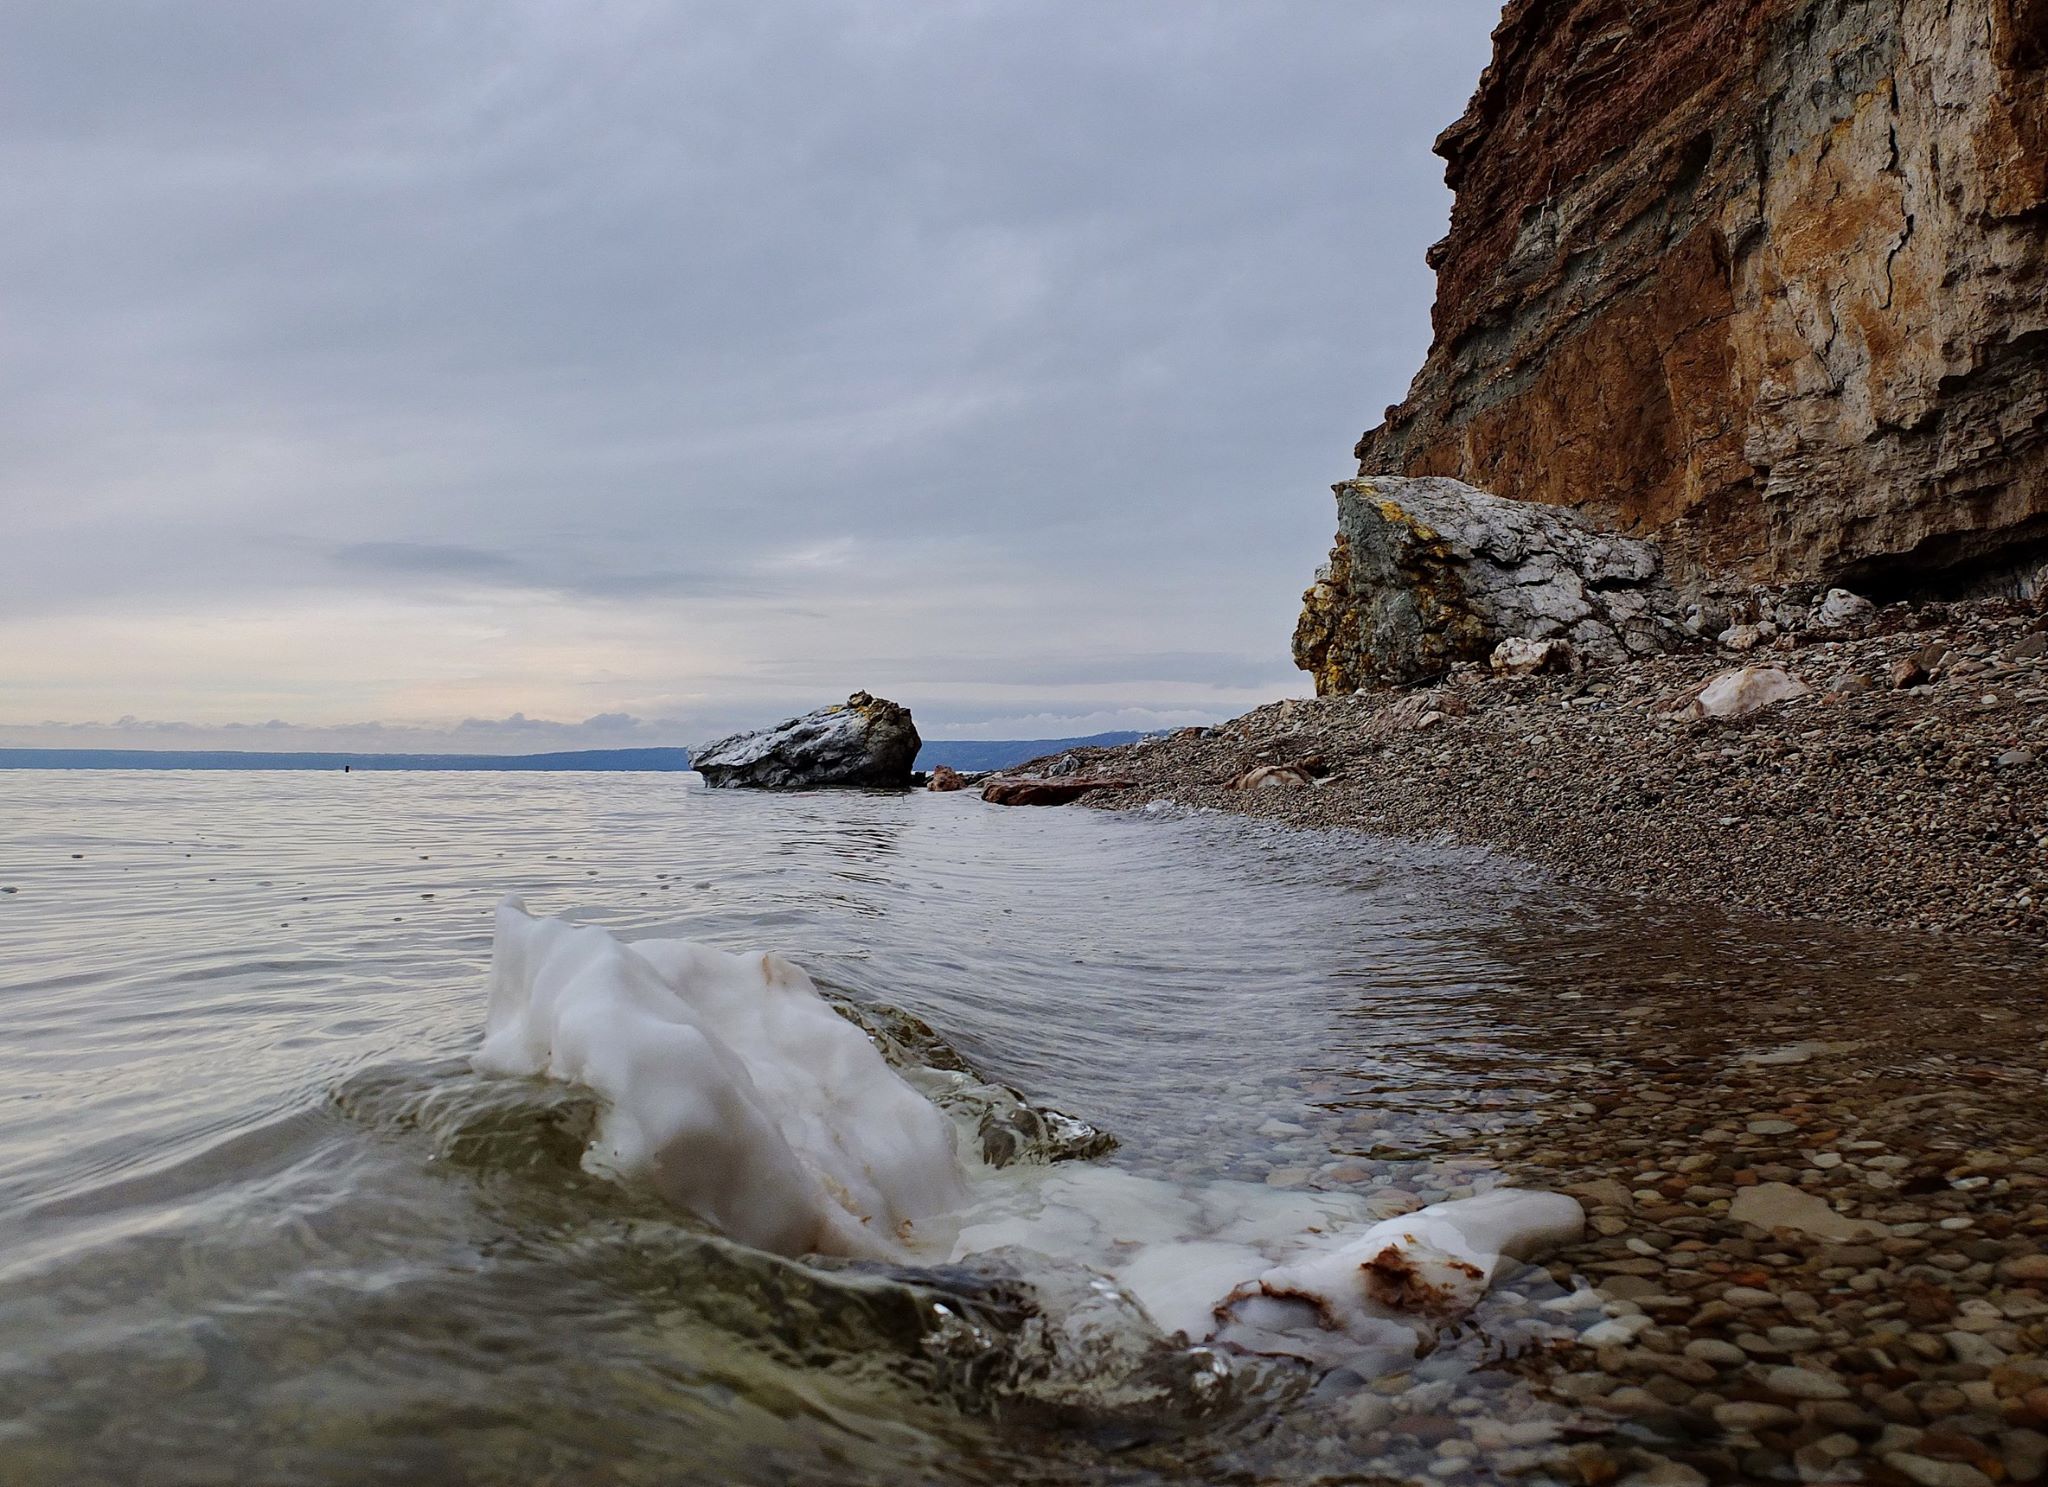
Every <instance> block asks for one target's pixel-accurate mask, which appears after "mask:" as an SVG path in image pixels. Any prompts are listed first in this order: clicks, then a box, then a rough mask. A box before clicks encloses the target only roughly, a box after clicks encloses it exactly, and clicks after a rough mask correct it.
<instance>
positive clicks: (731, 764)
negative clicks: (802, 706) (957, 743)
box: [690, 692, 922, 790]
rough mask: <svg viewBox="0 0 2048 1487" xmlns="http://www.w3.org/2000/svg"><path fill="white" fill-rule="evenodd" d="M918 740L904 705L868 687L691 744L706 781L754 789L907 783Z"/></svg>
mask: <svg viewBox="0 0 2048 1487" xmlns="http://www.w3.org/2000/svg"><path fill="white" fill-rule="evenodd" d="M921 744H922V740H921V739H919V738H918V736H917V725H916V724H915V723H913V722H912V721H911V718H910V709H909V708H907V707H899V706H898V705H897V704H895V703H893V702H887V701H884V700H883V699H882V698H880V697H872V696H870V695H868V694H867V693H866V692H855V693H854V694H853V695H852V696H851V697H849V698H847V699H846V701H845V702H844V703H841V704H837V705H835V706H832V707H821V708H819V709H818V710H817V711H816V712H812V713H805V714H804V715H803V716H802V717H800V718H791V719H790V720H789V721H788V722H787V723H781V724H778V725H776V726H775V727H773V728H763V729H761V730H759V731H758V732H754V733H735V734H734V735H733V736H732V737H730V738H721V739H719V740H718V741H717V742H716V743H708V744H705V745H704V746H703V747H701V748H698V749H693V750H691V753H690V765H691V767H692V768H693V769H695V770H696V771H697V772H698V773H699V774H701V775H703V776H704V783H705V784H707V785H717V786H722V787H745V788H750V789H755V790H818V789H825V788H829V787H832V786H858V785H878V786H907V785H908V784H909V783H910V775H911V766H912V765H913V764H915V763H916V761H917V751H918V748H919V747H920V746H921Z"/></svg>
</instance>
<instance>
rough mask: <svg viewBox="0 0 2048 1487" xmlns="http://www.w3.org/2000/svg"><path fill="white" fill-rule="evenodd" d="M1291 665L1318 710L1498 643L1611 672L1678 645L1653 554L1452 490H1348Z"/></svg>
mask: <svg viewBox="0 0 2048 1487" xmlns="http://www.w3.org/2000/svg"><path fill="white" fill-rule="evenodd" d="M1336 490H1337V545H1336V546H1335V548H1333V549H1332V550H1331V553H1330V561H1329V564H1328V566H1327V567H1325V568H1324V569H1323V570H1322V572H1320V573H1319V574H1317V575H1316V582H1315V586H1314V587H1312V588H1311V589H1310V590H1309V591H1308V593H1307V594H1306V595H1304V596H1303V600H1302V612H1301V623H1300V624H1299V625H1297V626H1296V627H1295V631H1294V660H1295V664H1296V665H1298V666H1300V667H1301V668H1302V670H1304V671H1307V672H1309V673H1310V674H1311V675H1313V676H1314V677H1315V679H1316V691H1317V692H1318V693H1319V694H1321V695H1323V696H1331V695H1335V694H1339V693H1344V692H1354V691H1356V690H1358V688H1360V687H1362V686H1365V685H1367V684H1368V683H1371V682H1375V681H1383V682H1407V681H1418V680H1421V679H1423V678H1425V677H1433V676H1440V675H1442V674H1443V673H1444V672H1445V671H1447V670H1449V669H1450V668H1451V667H1452V666H1453V665H1455V664H1456V663H1458V662H1460V661H1483V660H1485V659H1487V657H1488V656H1490V655H1491V654H1492V653H1493V649H1494V647H1495V646H1497V645H1499V644H1500V643H1501V642H1502V641H1504V640H1511V639H1527V640H1539V641H1540V640H1552V639H1561V640H1567V641H1569V642H1570V643H1571V646H1572V649H1573V651H1574V652H1576V653H1577V654H1578V655H1580V656H1583V657H1590V658H1594V659H1600V660H1610V661H1619V660H1624V659H1626V658H1627V657H1629V656H1631V655H1648V654H1651V653H1654V652H1656V651H1660V650H1663V649H1665V648H1666V647H1667V646H1669V645H1670V644H1672V643H1674V642H1675V641H1676V640H1677V639H1678V638H1679V637H1680V636H1681V634H1682V631H1681V630H1680V628H1679V625H1678V623H1677V620H1676V619H1675V618H1674V614H1675V611H1676V610H1677V607H1678V602H1677V599H1676V597H1675V596H1674V595H1673V594H1672V593H1671V592H1670V590H1669V589H1668V588H1666V587H1665V585H1664V582H1663V579H1662V573H1661V565H1660V560H1659V557H1658V553H1657V549H1656V548H1655V547H1653V546H1651V545H1650V544H1649V543H1647V542H1637V541H1632V540H1630V539H1628V538H1625V537H1617V536H1615V535H1613V534H1612V533H1607V532H1600V531H1597V530H1595V529H1594V528H1593V527H1592V525H1591V524H1590V523H1588V522H1587V521H1586V520H1585V519H1584V518H1582V517H1579V516H1576V515H1574V514H1573V513H1572V512H1569V511H1558V510H1555V509H1552V508H1549V507H1544V506H1532V505H1529V504H1527V503H1525V502H1521V501H1507V500H1502V499H1501V498H1500V497H1498V496H1491V495H1488V494H1487V493H1486V492H1485V491H1479V490H1474V489H1473V488H1472V487H1471V486H1469V485H1465V484H1462V483H1461V482H1459V481H1456V480H1443V479H1421V480H1403V479H1394V478H1389V479H1379V480H1347V481H1345V482H1344V483H1343V484H1341V485H1339V486H1337V487H1336Z"/></svg>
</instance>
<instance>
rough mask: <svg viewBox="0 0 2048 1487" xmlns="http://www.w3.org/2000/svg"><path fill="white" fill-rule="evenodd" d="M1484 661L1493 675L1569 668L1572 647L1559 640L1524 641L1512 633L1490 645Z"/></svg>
mask: <svg viewBox="0 0 2048 1487" xmlns="http://www.w3.org/2000/svg"><path fill="white" fill-rule="evenodd" d="M1487 664H1488V665H1489V666H1491V667H1492V668H1493V674H1494V675H1495V676H1537V675H1540V674H1541V673H1543V672H1546V671H1570V670H1571V669H1572V648H1571V644H1570V642H1569V641H1563V640H1524V639H1523V638H1522V637H1521V636H1519V635H1513V636H1510V637H1508V638H1507V639H1506V640H1503V641H1502V642H1501V643H1500V644H1499V645H1497V646H1495V647H1494V648H1493V654H1492V655H1491V656H1489V657H1487Z"/></svg>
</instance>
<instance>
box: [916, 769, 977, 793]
mask: <svg viewBox="0 0 2048 1487" xmlns="http://www.w3.org/2000/svg"><path fill="white" fill-rule="evenodd" d="M925 788H926V789H927V790H936V791H938V792H940V793H941V794H945V793H947V792H950V791H953V790H965V789H966V788H967V776H965V775H963V774H961V773H960V771H959V770H957V769H953V768H951V767H949V766H947V765H944V764H941V765H939V766H938V767H937V768H935V769H934V770H932V773H931V778H930V779H928V780H927V781H925Z"/></svg>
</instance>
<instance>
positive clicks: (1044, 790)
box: [981, 776, 1136, 805]
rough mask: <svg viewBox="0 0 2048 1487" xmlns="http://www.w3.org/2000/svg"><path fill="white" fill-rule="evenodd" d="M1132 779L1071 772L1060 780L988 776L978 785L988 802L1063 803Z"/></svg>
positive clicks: (1125, 784)
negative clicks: (1108, 777)
mask: <svg viewBox="0 0 2048 1487" xmlns="http://www.w3.org/2000/svg"><path fill="white" fill-rule="evenodd" d="M1135 783H1136V782H1135V781H1133V780H1123V779H1106V778H1102V777H1100V776H1074V777H1070V778H1068V779H1064V780H1033V779H1022V780H990V781H989V782H988V783H987V784H986V785H984V786H982V787H981V798H982V799H983V800H985V801H987V802H988V803H989V804H990V805H1066V804H1067V803H1068V802H1069V801H1075V800H1079V799H1080V798H1081V797H1082V796H1084V795H1093V794H1094V793H1095V792H1096V791H1098V790H1128V789H1130V788H1131V787H1132V785H1133V784H1135Z"/></svg>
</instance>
